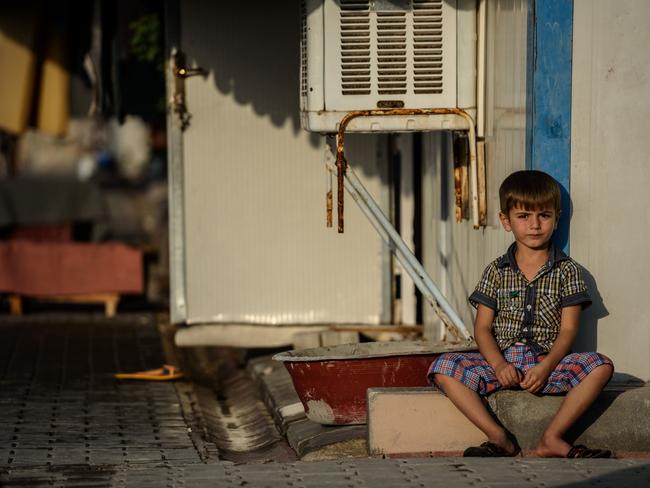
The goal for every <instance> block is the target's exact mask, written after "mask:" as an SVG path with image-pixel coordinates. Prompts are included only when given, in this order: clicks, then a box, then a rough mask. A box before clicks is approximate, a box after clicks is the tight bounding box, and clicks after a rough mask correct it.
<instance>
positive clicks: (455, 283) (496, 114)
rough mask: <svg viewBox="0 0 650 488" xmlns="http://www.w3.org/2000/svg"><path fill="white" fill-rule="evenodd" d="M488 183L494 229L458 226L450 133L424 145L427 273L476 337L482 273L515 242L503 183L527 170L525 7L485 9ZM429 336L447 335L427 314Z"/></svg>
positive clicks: (501, 2)
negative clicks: (474, 299)
mask: <svg viewBox="0 0 650 488" xmlns="http://www.w3.org/2000/svg"><path fill="white" fill-rule="evenodd" d="M487 7H488V12H487V18H488V27H487V53H486V61H487V73H486V104H487V106H486V147H487V149H486V151H487V160H486V178H487V190H488V197H487V198H488V202H487V206H488V226H487V227H486V228H485V229H482V230H474V229H472V225H471V222H467V221H464V222H462V223H460V224H457V223H456V222H455V216H454V183H453V157H452V153H451V142H450V136H449V134H446V133H434V134H428V135H427V136H425V137H424V148H423V149H424V151H423V157H424V161H423V168H424V169H423V171H424V173H423V200H424V209H423V215H424V222H423V249H424V256H423V260H424V265H425V267H426V269H427V270H428V271H429V273H431V275H432V278H433V279H434V281H436V282H437V283H439V284H440V286H441V289H442V292H443V293H444V294H445V296H446V297H447V298H448V299H449V300H450V302H451V304H452V305H453V306H454V307H455V308H456V310H457V311H458V312H459V313H460V315H461V317H462V318H463V320H464V321H465V323H466V324H467V325H468V327H469V328H470V330H471V329H472V324H473V315H474V314H473V311H472V309H471V307H470V305H469V303H468V302H467V297H468V295H469V294H470V293H471V292H472V291H473V290H474V287H475V286H476V283H477V282H478V279H479V278H480V275H481V273H482V271H483V269H484V267H485V266H486V265H487V264H488V263H489V262H490V261H491V260H493V259H495V258H496V257H498V256H499V255H501V254H503V253H504V252H505V250H506V248H507V246H508V245H509V244H510V242H511V241H512V238H511V236H510V235H509V234H506V233H505V232H504V231H503V229H502V228H501V225H500V224H499V222H498V212H499V200H498V189H499V185H500V184H501V182H502V181H503V179H504V178H505V177H506V176H507V175H508V174H510V173H511V172H513V171H516V170H519V169H523V168H524V167H525V139H526V134H525V111H526V32H527V27H526V25H527V2H526V0H490V1H488V2H487ZM424 319H425V325H426V328H425V330H426V333H427V335H428V336H430V337H436V338H437V337H440V334H441V333H442V329H441V327H440V324H439V321H438V320H437V319H436V317H435V316H434V314H433V312H432V310H431V309H429V308H428V307H427V308H426V309H425V314H424Z"/></svg>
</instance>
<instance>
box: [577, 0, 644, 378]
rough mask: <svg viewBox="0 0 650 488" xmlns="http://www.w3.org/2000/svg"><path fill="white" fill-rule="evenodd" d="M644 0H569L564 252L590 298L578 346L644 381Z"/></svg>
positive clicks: (622, 371) (621, 371) (620, 370)
mask: <svg viewBox="0 0 650 488" xmlns="http://www.w3.org/2000/svg"><path fill="white" fill-rule="evenodd" d="M648 19H650V2H647V1H645V0H621V1H618V2H609V1H604V0H598V1H597V0H576V1H575V3H574V32H573V95H572V97H573V102H572V115H571V118H572V132H571V139H572V142H571V197H572V200H573V216H572V220H571V255H572V256H573V257H574V258H575V259H577V260H578V261H579V262H580V263H581V264H582V265H583V266H584V267H585V268H586V270H587V271H588V276H589V281H590V284H591V291H592V295H594V298H595V300H594V305H593V306H592V307H591V308H589V309H587V311H586V313H585V314H584V320H583V323H582V324H581V326H582V330H581V337H580V344H579V345H580V347H581V348H582V349H596V348H597V349H598V350H599V351H600V352H603V353H604V354H607V355H609V356H610V357H611V358H612V359H613V360H614V363H615V367H616V370H617V371H618V372H620V373H626V374H630V375H632V376H636V377H638V378H641V379H644V380H646V381H647V380H650V354H649V353H648V348H649V347H650V316H649V315H648V313H647V310H646V308H645V306H646V305H647V302H648V298H647V297H648V291H647V288H648V287H647V285H646V283H647V282H648V276H650V259H649V258H648V238H649V237H650V232H649V231H648V229H649V228H650V191H648V187H649V186H650V165H649V164H648V144H647V139H648V134H647V132H648V115H649V114H650V96H649V95H650V51H649V50H648V49H647V46H648V45H650V31H649V30H648V28H647V21H648Z"/></svg>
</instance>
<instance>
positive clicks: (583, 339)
mask: <svg viewBox="0 0 650 488" xmlns="http://www.w3.org/2000/svg"><path fill="white" fill-rule="evenodd" d="M580 268H581V269H582V276H583V278H584V280H585V284H586V285H587V290H588V291H589V295H590V296H591V300H592V303H591V305H590V306H589V307H587V308H586V309H585V310H583V311H582V314H580V332H579V333H578V337H577V338H576V342H575V344H574V345H573V349H574V350H575V351H576V352H584V351H596V350H598V321H599V320H600V319H602V318H603V317H607V316H608V315H609V311H608V310H607V307H605V303H604V302H603V297H602V296H601V294H600V292H599V291H598V285H597V284H596V279H595V278H594V275H592V274H591V273H590V272H589V270H588V269H586V268H585V267H584V266H582V265H581V266H580Z"/></svg>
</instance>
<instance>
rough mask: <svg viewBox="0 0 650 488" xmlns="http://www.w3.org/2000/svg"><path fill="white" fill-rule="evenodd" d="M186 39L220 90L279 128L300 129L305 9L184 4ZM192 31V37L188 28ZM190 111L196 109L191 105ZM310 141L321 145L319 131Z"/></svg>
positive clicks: (204, 1) (202, 1) (257, 0)
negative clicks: (290, 127) (301, 14)
mask: <svg viewBox="0 0 650 488" xmlns="http://www.w3.org/2000/svg"><path fill="white" fill-rule="evenodd" d="M185 6H186V8H184V9H183V13H184V15H185V18H184V19H181V22H182V23H181V38H183V35H184V34H185V39H184V41H183V42H182V44H183V47H184V49H185V51H186V53H187V56H188V61H189V62H195V63H196V65H198V66H200V67H202V68H204V69H205V70H207V71H209V72H211V73H212V74H213V76H214V82H215V86H216V88H217V90H219V91H220V92H221V93H223V94H230V95H232V97H233V98H234V99H235V100H236V102H237V103H239V104H241V105H250V106H251V107H252V108H253V110H254V111H255V113H256V114H257V115H259V116H263V117H268V119H269V120H270V121H271V123H273V125H275V126H277V127H282V126H284V125H285V124H286V123H287V121H289V122H290V123H291V126H292V129H293V132H294V133H295V134H298V133H299V132H300V131H302V130H303V129H302V128H301V127H300V117H299V113H300V106H299V70H300V11H299V2H298V1H297V0H294V1H289V2H269V1H265V0H253V1H250V2H213V1H209V0H194V1H193V2H188V3H187V4H185ZM190 29H191V31H192V32H191V36H190V35H188V32H187V31H188V30H190ZM190 111H191V108H190ZM310 142H311V144H312V145H313V146H315V147H318V146H320V145H321V144H322V136H321V135H320V134H314V133H311V134H310Z"/></svg>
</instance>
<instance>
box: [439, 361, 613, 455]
mask: <svg viewBox="0 0 650 488" xmlns="http://www.w3.org/2000/svg"><path fill="white" fill-rule="evenodd" d="M613 372H614V368H612V366H610V365H609V364H603V365H601V366H598V367H597V368H596V369H594V370H593V371H592V372H591V373H589V374H588V375H587V377H586V378H585V379H584V380H582V382H580V384H579V385H578V386H576V387H575V388H573V389H572V390H571V391H570V392H569V393H568V394H567V396H566V398H565V399H564V401H563V402H562V404H561V405H560V408H559V409H558V411H557V413H556V414H555V416H554V417H553V419H552V420H551V423H550V424H549V426H548V427H547V428H546V430H545V431H544V434H543V435H542V438H541V439H540V440H539V442H538V443H537V448H536V452H537V455H538V456H541V457H565V456H566V455H567V453H568V452H569V450H570V449H571V446H570V445H569V444H568V443H567V442H566V441H564V439H562V436H563V435H564V434H565V433H566V431H567V430H568V429H569V427H571V426H572V425H573V424H574V422H575V421H576V420H578V418H579V417H580V416H581V415H582V414H583V413H584V412H585V411H586V410H587V408H589V405H591V404H592V403H593V402H594V400H595V399H596V397H597V396H598V394H599V393H600V392H601V391H602V389H603V387H604V386H605V385H606V384H607V382H608V381H609V379H610V378H611V377H612V373H613ZM450 398H451V397H450Z"/></svg>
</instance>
